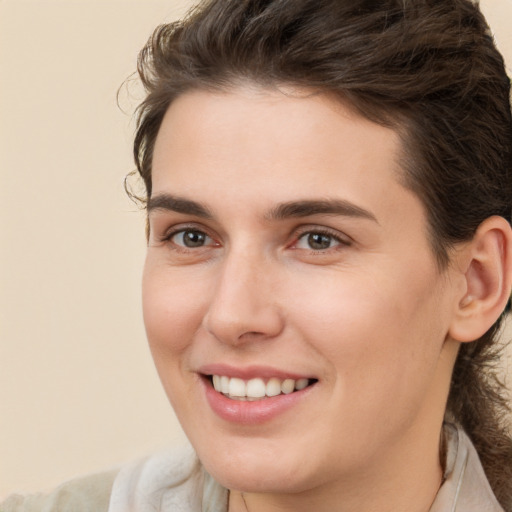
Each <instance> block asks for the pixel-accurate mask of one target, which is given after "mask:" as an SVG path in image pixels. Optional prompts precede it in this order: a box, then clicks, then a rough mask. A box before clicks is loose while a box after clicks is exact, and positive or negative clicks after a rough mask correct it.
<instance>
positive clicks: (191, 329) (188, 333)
mask: <svg viewBox="0 0 512 512" xmlns="http://www.w3.org/2000/svg"><path fill="white" fill-rule="evenodd" d="M205 298H206V289H205V286H204V281H203V280H201V279H197V277H196V278H189V277H188V276H187V275H186V273H185V275H183V273H178V272H172V271H171V270H170V269H162V268H161V265H158V264H155V263H153V262H151V261H147V262H146V265H145V268H144V275H143V281H142V306H143V315H144V325H145V327H146V333H147V337H148V341H149V344H150V347H151V350H152V351H153V354H154V357H155V360H156V359H157V357H158V356H159V355H160V354H165V353H168V354H169V355H172V356H173V355H176V354H179V353H181V352H183V351H185V350H186V349H187V348H188V347H189V345H190V343H191V341H192V337H193V335H194V333H195V332H196V331H197V329H198V327H199V326H200V324H201V321H202V316H203V309H204V307H203V304H204V301H205ZM156 362H157V363H158V361H157V360H156Z"/></svg>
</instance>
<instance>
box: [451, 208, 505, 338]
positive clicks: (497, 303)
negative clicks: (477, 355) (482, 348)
mask: <svg viewBox="0 0 512 512" xmlns="http://www.w3.org/2000/svg"><path fill="white" fill-rule="evenodd" d="M464 255H465V257H464V259H465V264H464V269H463V272H464V276H463V277H464V280H465V285H466V291H465V293H464V295H463V297H462V298H460V299H458V303H457V304H456V305H455V314H454V316H453V319H452V323H451V326H450V332H449V334H450V337H451V338H452V339H454V340H456V341H460V342H470V341H474V340H476V339H478V338H480V337H481V336H482V335H483V334H485V332H486V331H487V330H488V329H489V328H490V327H491V326H492V325H493V324H494V322H496V320H497V319H498V317H499V316H500V315H501V313H502V312H503V310H504V309H505V306H506V304H507V301H508V299H509V297H510V291H511V286H512V284H511V283H512V229H511V227H510V224H509V223H508V222H507V221H506V220H505V219H504V218H503V217H498V216H494V217H489V218H488V219H486V220H485V221H484V222H482V224H481V225H480V226H479V228H478V229H477V231H476V233H475V236H474V237H473V239H472V240H471V242H469V243H468V245H467V246H466V247H465V248H464Z"/></svg>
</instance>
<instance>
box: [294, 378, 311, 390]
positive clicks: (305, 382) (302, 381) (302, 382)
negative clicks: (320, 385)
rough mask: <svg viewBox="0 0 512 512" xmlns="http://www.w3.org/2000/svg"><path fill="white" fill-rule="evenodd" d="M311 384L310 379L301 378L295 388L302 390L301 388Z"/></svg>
mask: <svg viewBox="0 0 512 512" xmlns="http://www.w3.org/2000/svg"><path fill="white" fill-rule="evenodd" d="M308 384H309V381H308V379H299V380H297V381H296V382H295V389H296V390H297V391H300V390H301V389H304V388H307V387H308Z"/></svg>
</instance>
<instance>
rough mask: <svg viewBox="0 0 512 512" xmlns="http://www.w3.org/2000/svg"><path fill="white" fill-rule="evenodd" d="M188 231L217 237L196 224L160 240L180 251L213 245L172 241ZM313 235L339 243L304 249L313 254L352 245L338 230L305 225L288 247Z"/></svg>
mask: <svg viewBox="0 0 512 512" xmlns="http://www.w3.org/2000/svg"><path fill="white" fill-rule="evenodd" d="M186 232H192V233H197V234H202V235H204V236H205V237H208V238H210V239H211V240H213V241H214V242H215V238H214V237H213V236H212V235H210V234H209V233H208V232H207V231H206V230H204V228H198V227H196V226H181V227H179V228H176V229H173V230H171V231H170V232H167V233H165V234H164V235H163V236H162V237H161V238H160V242H163V243H168V242H171V243H172V244H173V249H174V250H176V251H180V252H189V251H195V250H198V249H203V248H205V247H209V246H211V245H201V246H198V247H186V246H184V245H180V244H177V243H176V242H172V239H173V237H175V236H176V235H178V234H180V233H186ZM311 235H321V236H325V237H328V238H329V239H331V240H332V241H334V242H336V244H338V245H335V246H334V247H327V248H325V249H313V248H308V249H306V248H304V249H303V250H309V251H310V252H311V253H312V254H325V253H327V252H330V251H332V250H339V246H342V247H349V246H351V245H352V241H351V240H349V239H348V237H347V238H343V237H341V236H340V235H339V233H337V232H333V231H330V230H328V229H325V228H318V227H312V226H311V227H303V228H302V229H301V230H300V231H299V232H297V233H295V234H294V236H293V242H292V243H291V244H290V245H289V246H288V247H289V248H291V249H297V247H295V246H296V245H297V244H298V243H299V242H300V240H302V239H303V238H304V237H306V236H311ZM214 245H220V244H218V243H216V242H215V244H214ZM299 250H300V249H299Z"/></svg>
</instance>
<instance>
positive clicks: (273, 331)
mask: <svg viewBox="0 0 512 512" xmlns="http://www.w3.org/2000/svg"><path fill="white" fill-rule="evenodd" d="M263 260H264V258H262V257H257V256H255V255H251V254H249V253H248V251H240V252H238V253H236V252H232V253H231V254H230V255H229V256H228V257H227V258H226V259H225V260H224V261H223V262H222V263H221V264H219V265H220V268H218V269H217V270H218V273H217V274H216V279H215V281H214V288H213V290H212V292H211V293H212V295H211V300H210V303H209V308H208V310H207V312H206V314H205V316H204V319H203V325H204V327H205V329H206V330H207V331H208V332H209V333H210V334H212V335H213V336H214V337H215V338H216V339H218V340H219V341H221V342H222V343H227V344H231V345H240V344H243V343H245V342H247V341H250V340H252V341H255V340H267V339H271V338H274V337H276V336H277V335H278V334H279V333H280V332H281V331H282V329H283V326H284V322H283V315H282V311H281V307H280V306H279V304H278V301H277V289H278V286H279V285H278V280H277V279H276V278H275V277H276V276H275V271H272V270H271V268H270V267H272V264H271V263H269V262H265V261H263Z"/></svg>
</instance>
